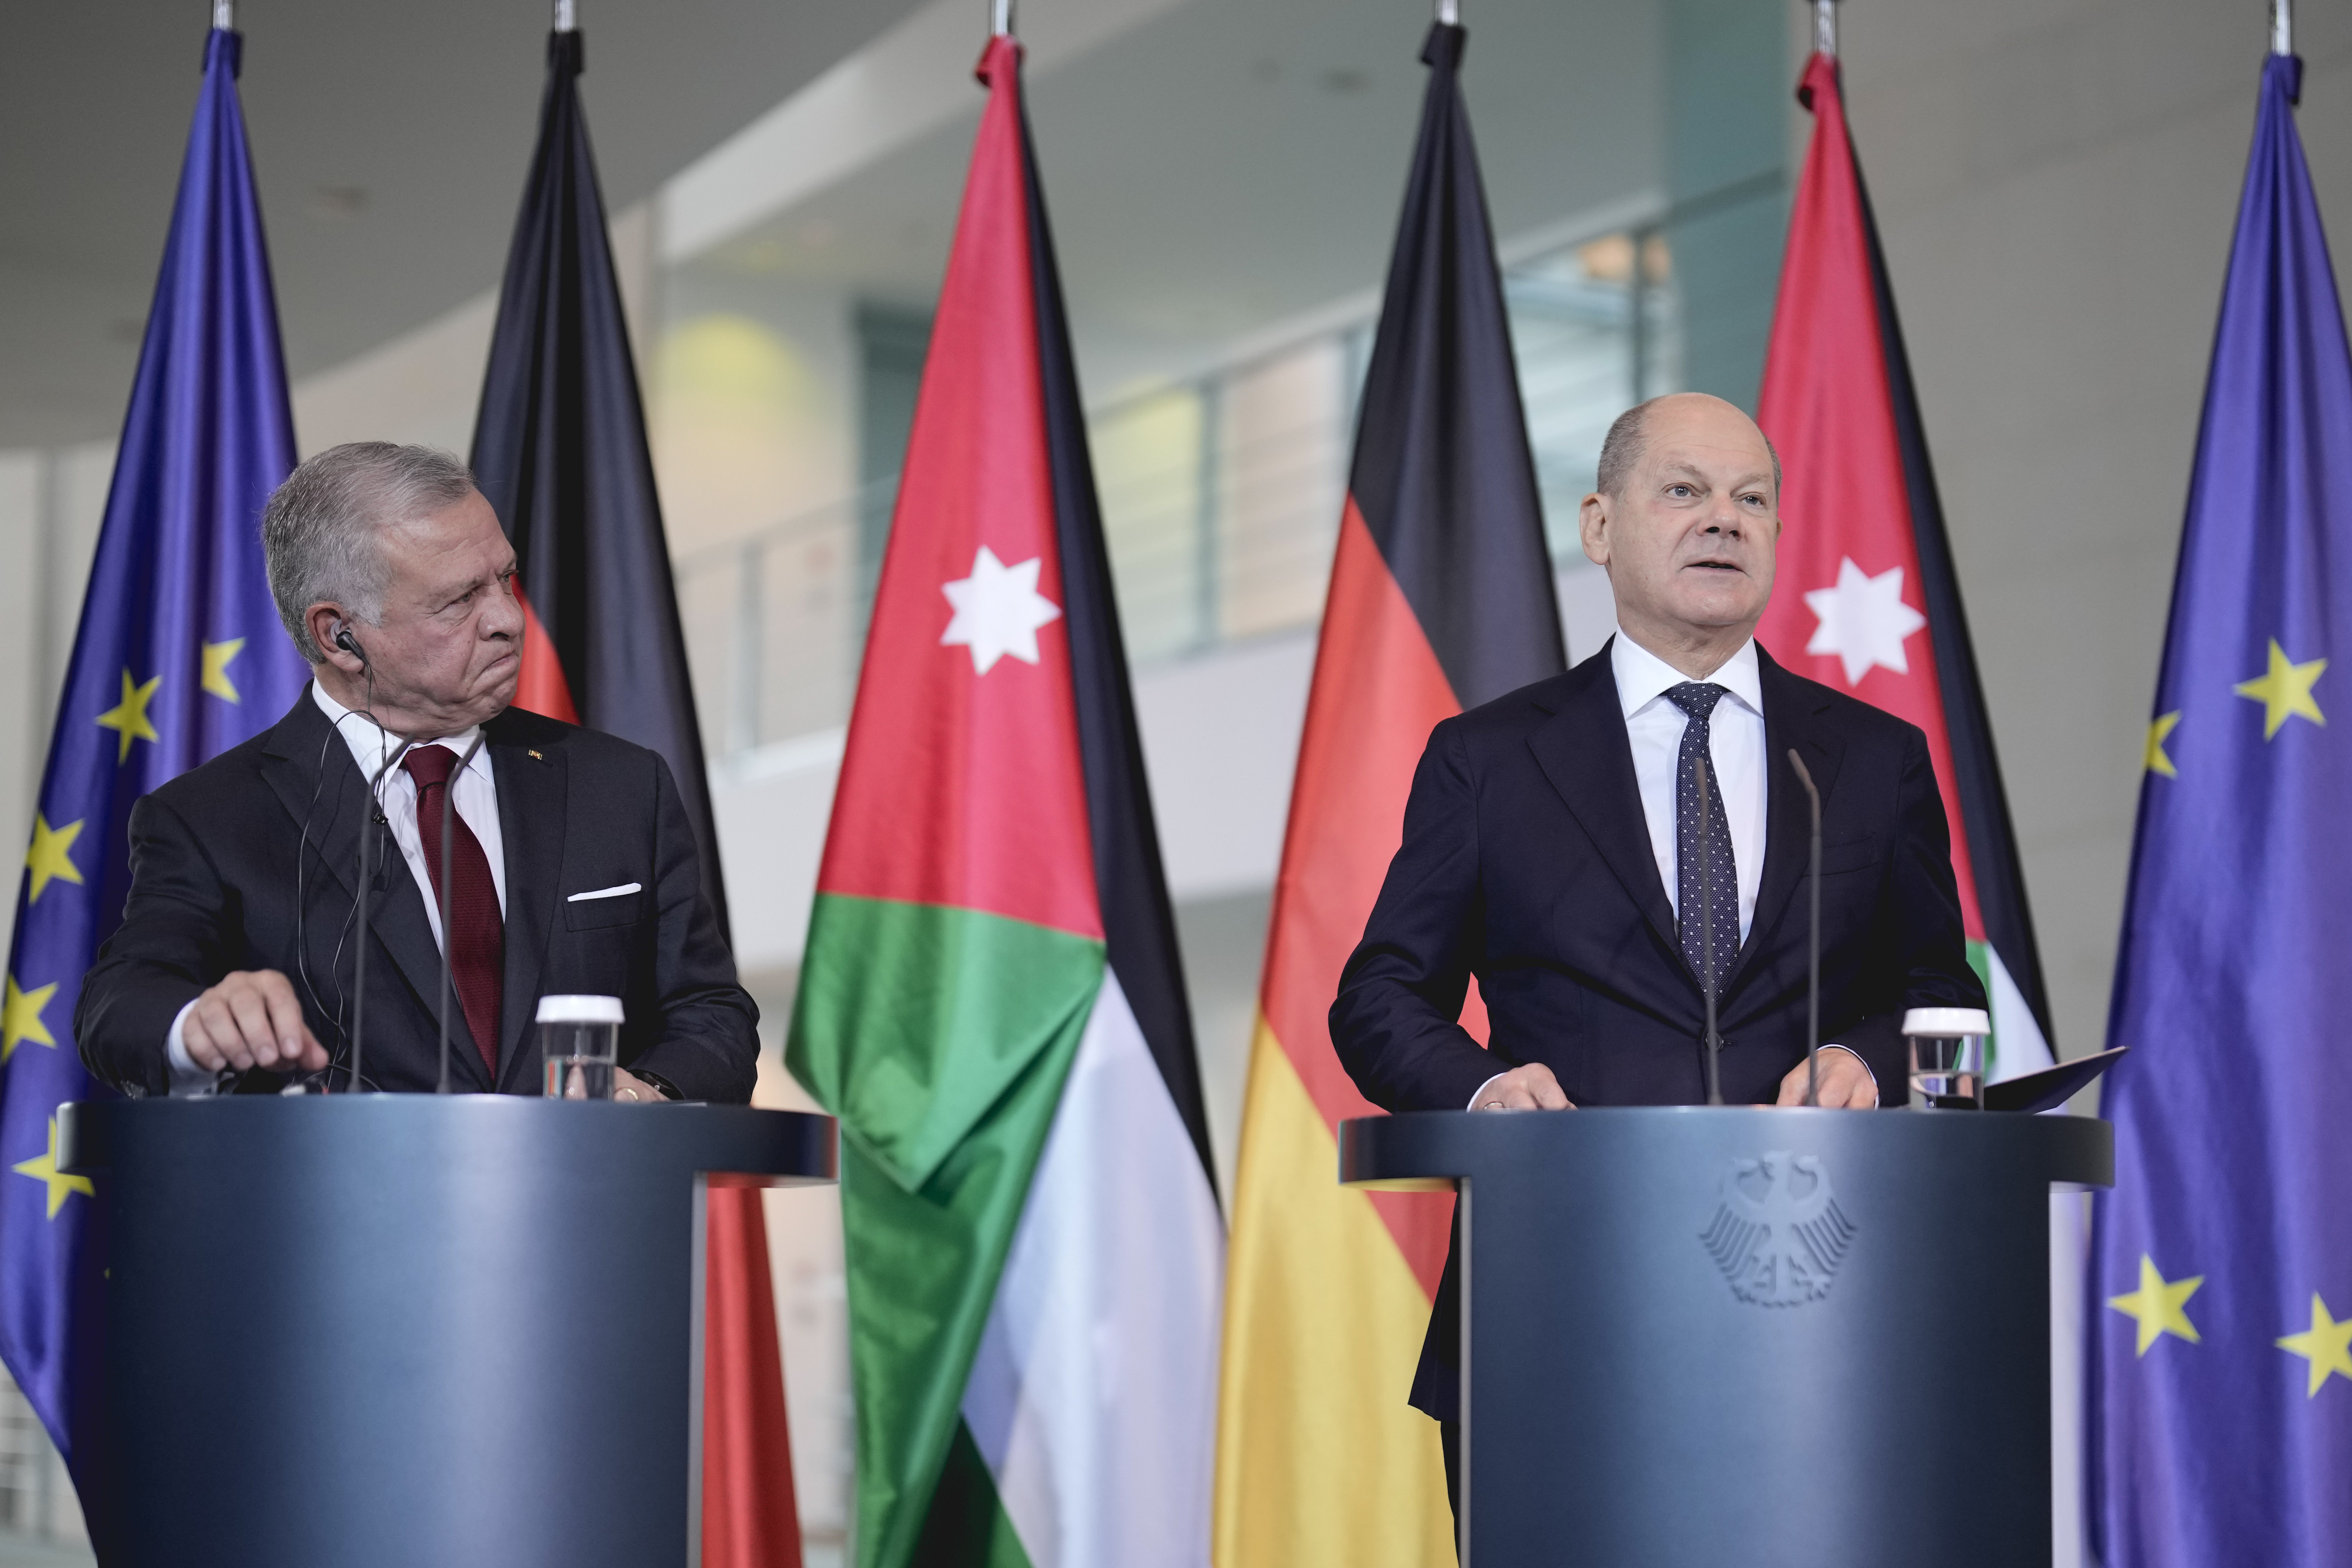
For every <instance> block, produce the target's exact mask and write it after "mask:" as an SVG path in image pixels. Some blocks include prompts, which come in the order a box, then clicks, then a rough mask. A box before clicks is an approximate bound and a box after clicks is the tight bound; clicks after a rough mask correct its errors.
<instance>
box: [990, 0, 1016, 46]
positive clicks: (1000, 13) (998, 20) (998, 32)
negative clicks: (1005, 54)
mask: <svg viewBox="0 0 2352 1568" xmlns="http://www.w3.org/2000/svg"><path fill="white" fill-rule="evenodd" d="M988 34H989V37H992V38H1009V37H1012V36H1013V0H988Z"/></svg>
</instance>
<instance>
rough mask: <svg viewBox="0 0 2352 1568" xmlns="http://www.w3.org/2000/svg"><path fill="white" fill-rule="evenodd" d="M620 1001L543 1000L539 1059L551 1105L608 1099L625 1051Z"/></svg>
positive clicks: (608, 998)
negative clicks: (623, 1049)
mask: <svg viewBox="0 0 2352 1568" xmlns="http://www.w3.org/2000/svg"><path fill="white" fill-rule="evenodd" d="M621 1017H622V1014H621V999H620V998H619V997H618V996H542V997H541V998H540V999H539V1056H540V1060H541V1062H542V1063H543V1064H545V1071H546V1075H547V1077H546V1085H545V1093H546V1094H547V1096H548V1098H549V1099H551V1100H610V1099H612V1098H613V1069H614V1067H615V1066H616V1065H617V1064H618V1062H619V1058H620V1052H621Z"/></svg>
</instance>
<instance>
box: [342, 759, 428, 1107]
mask: <svg viewBox="0 0 2352 1568" xmlns="http://www.w3.org/2000/svg"><path fill="white" fill-rule="evenodd" d="M377 733H378V734H379V735H382V734H383V726H382V725H378V726H377ZM377 743H378V744H379V745H381V744H382V742H381V741H379V742H377ZM415 744H416V742H414V741H403V742H401V743H400V749H399V750H398V751H396V752H393V753H392V755H390V756H388V757H386V758H385V759H384V760H383V766H382V767H380V768H378V769H376V771H375V776H374V777H373V778H371V779H369V780H368V815H367V816H364V817H362V818H361V819H360V887H359V895H358V902H357V904H356V906H355V909H354V917H353V918H354V923H355V924H357V925H358V927H359V952H358V954H357V955H356V956H355V957H354V958H353V959H352V1089H351V1092H352V1093H353V1094H357V1093H358V1092H359V1091H360V1078H361V1074H360V1057H361V1050H362V1046H363V1044H364V1042H365V1041H366V1039H367V958H368V939H369V936H370V934H371V933H370V931H369V930H368V892H369V890H370V889H371V888H373V885H374V884H373V873H372V871H371V870H370V868H369V865H368V851H369V849H370V848H371V847H373V845H374V843H375V837H376V829H377V827H378V826H381V825H382V824H383V822H384V821H385V817H384V815H383V795H380V794H378V793H377V792H378V791H379V790H380V789H381V788H382V787H383V777H384V775H385V774H386V773H390V772H392V770H393V765H394V763H398V762H399V761H400V759H401V758H403V757H404V756H406V755H408V749H409V748H410V747H411V746H414V745H415ZM371 819H372V820H371Z"/></svg>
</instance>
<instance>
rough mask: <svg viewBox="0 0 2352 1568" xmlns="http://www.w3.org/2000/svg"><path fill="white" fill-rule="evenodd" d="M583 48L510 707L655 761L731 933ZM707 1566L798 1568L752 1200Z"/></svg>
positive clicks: (707, 1470) (553, 230) (755, 1195)
mask: <svg viewBox="0 0 2352 1568" xmlns="http://www.w3.org/2000/svg"><path fill="white" fill-rule="evenodd" d="M584 63H585V54H584V46H583V41H582V38H581V36H580V34H579V33H577V32H574V31H558V32H554V33H551V34H550V35H549V37H548V56H547V86H546V89H545V93H544V96H543V97H542V99H541V105H540V123H539V144H538V148H537V150H536V152H535V153H533V154H532V157H531V166H530V178H529V180H528V182H527V183H526V184H525V187H524V192H523V200H522V209H521V213H520V216H519V217H518V218H517V220H516V223H515V233H514V243H513V246H512V247H511V248H510V249H509V252H508V255H507V268H506V277H505V281H504V283H503V284H502V286H501V288H500V289H499V314H498V321H497V324H496V326H495V327H494V328H493V329H492V332H491V338H490V356H489V364H488V370H487V372H486V374H484V377H483V382H482V403H481V408H480V411H479V413H478V416H477V417H476V421H475V426H474V452H473V468H474V475H475V478H476V479H477V481H478V483H479V484H480V485H481V489H482V494H483V495H484V496H485V497H486V498H488V500H489V502H490V505H491V507H492V508H493V509H494V510H496V511H497V512H498V514H499V522H500V523H501V524H503V525H504V526H505V528H506V531H507V536H508V538H509V539H510V540H512V541H513V542H514V547H515V556H516V560H517V563H518V565H519V567H520V573H519V576H520V588H521V590H522V594H523V609H524V617H525V620H524V630H523V669H522V679H521V684H520V689H518V691H517V693H516V698H515V701H516V705H517V706H518V707H521V708H525V709H529V710H532V711H534V712H539V713H544V714H547V715H548V716H549V717H551V718H555V719H562V720H563V721H567V722H570V723H577V724H586V725H588V726H590V727H591V728H593V729H597V730H602V731H606V732H607V733H610V734H614V735H618V736H620V737H621V738H622V739H624V740H627V741H634V742H636V743H637V744H639V745H641V746H645V747H646V748H648V749H649V750H651V751H654V752H658V753H660V755H661V757H662V760H663V761H665V762H666V763H668V764H669V771H670V776H671V777H672V778H673V779H675V780H676V781H677V789H678V794H679V795H680V796H681V797H682V798H683V800H684V801H685V804H686V810H687V816H688V819H689V820H690V821H691V822H692V824H693V826H694V833H695V839H696V844H697V847H698V851H699V855H700V860H701V866H702V889H703V894H704V896H705V897H706V898H708V899H709V900H710V903H711V906H712V908H713V909H714V910H716V912H717V913H718V916H719V926H720V929H721V930H724V929H725V928H726V925H727V889H726V883H725V880H724V878H723V877H722V875H721V871H720V867H719V838H718V835H717V833H716V831H715V830H714V825H713V823H712V821H711V816H710V789H709V781H708V778H707V776H706V773H705V770H704V767H703V755H702V736H701V730H700V727H699V725H698V721H697V719H696V715H695V707H694V688H693V684H692V681H691V679H690V677H689V674H688V668H687V662H686V639H685V636H684V633H683V631H682V630H681V628H680V626H679V623H678V613H677V590H676V587H675V584H674V583H673V581H672V578H671V574H670V563H669V544H668V541H667V537H666V535H665V533H664V531H663V528H662V517H661V503H660V500H659V497H658V495H657V494H656V489H655V485H654V471H653V458H652V454H651V450H650V448H649V447H647V445H646V425H645V410H644V406H643V405H642V403H641V401H640V400H639V397H638V392H637V373H636V364H635V358H634V356H633V355H632V354H631V353H630V350H629V333H628V322H627V319H626V318H625V315H624V314H623V312H622V309H621V290H620V283H619V280H618V278H617V277H616V275H615V274H614V268H613V254H612V243H611V240H610V238H609V237H608V236H607V233H606V229H605V220H604V196H603V195H602V193H601V191H600V190H599V188H598V185H597V181H596V163H595V157H594V154H593V151H592V150H591V148H590V146H589V142H588V124H587V121H586V118H585V117H584V116H583V113H582V111H581V107H580V89H579V79H580V73H581V70H582V69H583V65H584ZM705 1225H706V1234H705V1244H706V1250H705V1258H706V1266H707V1274H706V1278H705V1282H704V1289H705V1307H706V1311H705V1319H704V1324H703V1329H704V1339H703V1386H704V1393H703V1417H704V1422H703V1447H702V1475H703V1495H702V1562H703V1563H704V1565H705V1568H781V1565H786V1564H790V1565H795V1568H796V1565H797V1564H798V1563H799V1562H800V1560H801V1543H800V1527H799V1523H798V1513H797V1510H796V1508H795V1505H794V1499H793V1464H792V1443H791V1433H790V1431H789V1428H788V1427H787V1425H786V1421H785V1411H784V1390H783V1373H782V1361H781V1358H780V1355H779V1352H778V1350H777V1344H776V1313H775V1286H774V1282H773V1280H772V1279H771V1278H770V1275H769V1270H768V1245H767V1233H766V1229H765V1225H766V1220H765V1216H764V1210H763V1208H762V1206H761V1198H760V1194H759V1191H758V1189H756V1188H753V1187H746V1186H732V1185H726V1184H718V1183H714V1184H711V1186H710V1188H709V1194H708V1202H707V1204H706V1220H705Z"/></svg>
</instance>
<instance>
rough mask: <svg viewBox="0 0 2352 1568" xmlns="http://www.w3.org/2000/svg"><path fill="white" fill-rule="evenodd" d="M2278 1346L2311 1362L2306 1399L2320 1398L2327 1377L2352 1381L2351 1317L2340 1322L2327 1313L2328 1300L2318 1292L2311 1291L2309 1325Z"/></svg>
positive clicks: (2290, 1335)
mask: <svg viewBox="0 0 2352 1568" xmlns="http://www.w3.org/2000/svg"><path fill="white" fill-rule="evenodd" d="M2278 1348H2279V1349H2281V1350H2283V1351H2293V1352H2294V1353H2295V1354H2297V1355H2299V1356H2301V1357H2303V1359H2304V1360H2305V1361H2307V1362H2309V1363H2311V1386H2310V1387H2309V1388H2307V1389H2306V1390H2305V1394H2304V1396H2305V1398H2307V1399H2316V1398H2318V1397H2319V1390H2320V1388H2321V1387H2322V1385H2324V1384H2326V1382H2327V1380H2328V1378H2329V1377H2330V1376H2331V1375H2333V1376H2338V1377H2341V1378H2343V1379H2344V1381H2345V1382H2347V1383H2352V1318H2347V1319H2345V1320H2344V1321H2342V1322H2340V1323H2339V1322H2337V1321H2336V1320H2335V1319H2333V1318H2331V1317H2329V1316H2328V1315H2327V1303H2326V1302H2325V1301H2323V1300H2320V1299H2319V1292H2318V1291H2316V1290H2314V1291H2313V1292H2312V1293H2311V1327H2310V1329H2309V1330H2308V1331H2305V1332H2304V1333H2300V1334H2289V1335H2287V1336H2286V1338H2284V1339H2283V1340H2280V1341H2279V1342H2278Z"/></svg>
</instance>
